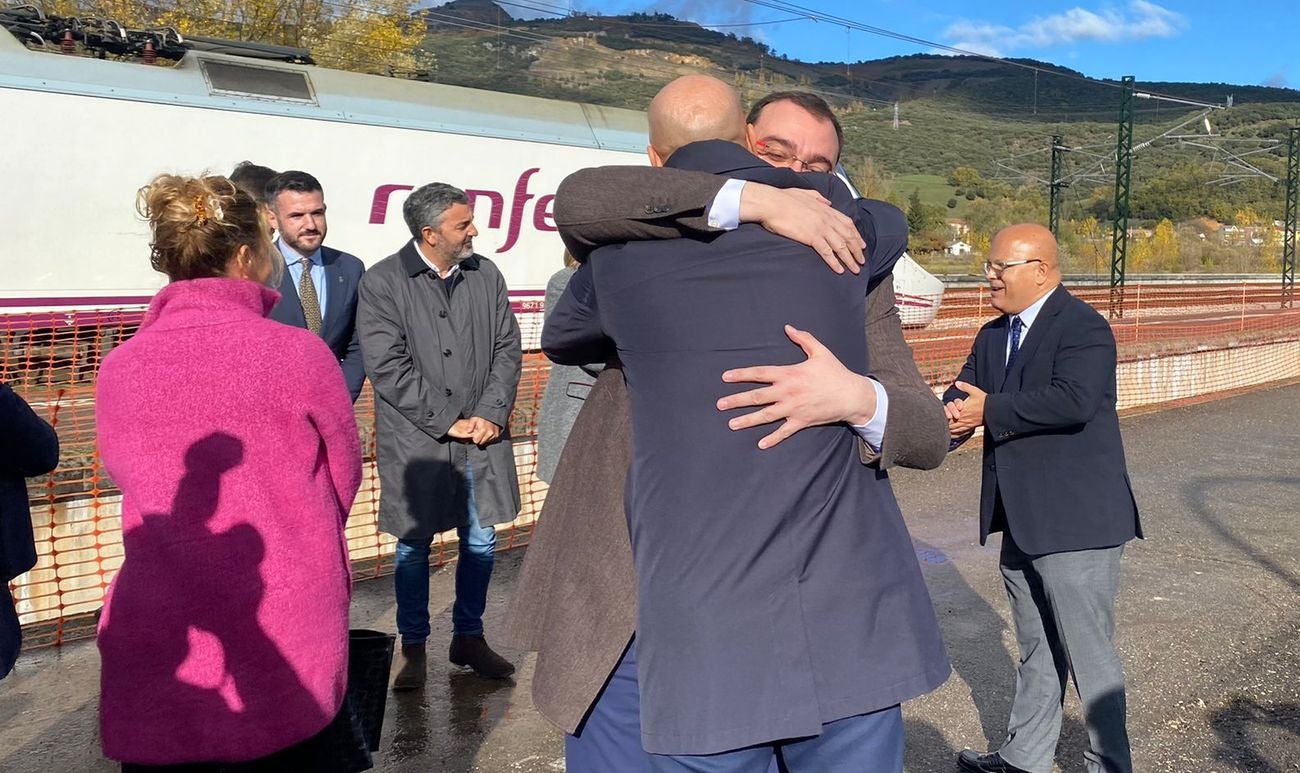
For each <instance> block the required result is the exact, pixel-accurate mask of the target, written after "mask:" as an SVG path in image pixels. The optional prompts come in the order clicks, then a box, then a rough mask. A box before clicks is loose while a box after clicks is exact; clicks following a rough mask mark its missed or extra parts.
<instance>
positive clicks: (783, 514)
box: [542, 142, 948, 754]
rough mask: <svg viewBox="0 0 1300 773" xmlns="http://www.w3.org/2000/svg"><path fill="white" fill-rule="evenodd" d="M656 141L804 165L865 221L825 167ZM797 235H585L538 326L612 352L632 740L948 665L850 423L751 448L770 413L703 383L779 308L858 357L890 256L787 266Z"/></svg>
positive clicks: (776, 341) (779, 345)
mask: <svg viewBox="0 0 1300 773" xmlns="http://www.w3.org/2000/svg"><path fill="white" fill-rule="evenodd" d="M669 163H670V164H673V165H677V166H684V167H686V168H695V169H697V170H702V171H708V172H712V173H715V174H727V175H730V176H733V177H738V178H741V179H749V180H757V181H760V182H765V183H771V184H776V185H779V186H780V187H814V188H815V189H816V190H818V191H819V192H821V193H822V195H824V196H826V197H827V198H828V199H829V200H830V201H832V202H833V204H835V205H836V206H837V207H839V208H840V210H841V211H843V212H845V213H846V214H850V215H851V216H854V217H855V218H856V219H857V220H858V224H859V228H860V229H861V230H862V231H863V233H865V234H867V236H868V238H867V242H868V245H869V246H870V245H871V244H872V243H873V242H874V241H875V228H874V223H873V222H872V220H871V219H870V218H869V217H868V216H867V214H868V211H869V210H868V209H867V208H864V207H860V206H859V204H858V203H857V202H855V201H854V200H853V199H852V198H851V197H850V195H849V193H848V191H847V189H846V188H844V186H843V185H842V184H841V183H840V182H839V181H838V180H835V179H834V178H833V177H830V176H816V175H809V176H801V175H797V174H795V173H794V172H791V171H790V170H784V169H775V168H773V167H771V166H769V165H767V164H765V163H764V162H762V161H760V160H758V159H757V158H755V157H753V156H751V155H750V154H748V153H747V152H746V151H745V150H744V149H743V148H740V147H739V146H736V145H732V144H730V143H725V142H711V143H697V144H696V145H691V146H687V147H686V148H683V149H681V150H679V151H677V152H676V153H674V154H673V157H672V159H671V160H670V162H669ZM889 209H891V210H892V209H893V208H889ZM894 211H896V210H894ZM809 252H810V250H809V249H808V248H806V247H803V246H801V245H798V244H795V243H794V242H790V241H787V240H785V239H782V238H780V237H776V236H773V235H772V234H769V233H768V232H767V231H765V230H763V229H762V228H761V227H759V226H741V228H739V229H737V230H735V231H733V232H729V233H726V234H723V235H721V236H718V237H716V238H714V239H712V240H708V241H703V240H682V239H679V240H672V241H664V242H637V243H631V244H627V245H623V246H611V247H606V248H602V249H600V250H598V251H596V252H595V253H594V254H593V255H592V258H591V263H590V265H589V266H587V267H584V268H583V269H581V270H579V272H578V273H577V274H576V275H575V276H574V278H573V280H572V282H571V284H570V285H569V288H568V290H567V291H566V293H565V295H564V297H563V298H562V299H561V301H560V304H559V306H558V307H557V308H556V309H555V311H554V312H553V316H552V317H551V320H550V321H549V322H548V323H547V325H546V327H545V329H544V331H543V335H542V347H543V350H544V351H545V352H546V353H547V354H548V356H550V357H551V358H552V359H553V360H555V361H556V362H560V363H562V364H580V363H585V362H591V361H593V360H596V359H599V355H600V354H601V353H602V352H601V347H602V346H607V339H606V338H605V337H606V336H608V337H609V338H612V340H613V341H614V342H615V343H616V344H617V351H618V357H619V359H620V360H621V361H622V363H623V367H624V372H625V373H626V377H627V382H628V386H629V391H630V393H631V397H632V401H631V406H632V425H633V451H632V466H631V471H630V472H629V475H628V485H627V496H626V508H627V518H628V525H629V531H630V536H631V543H632V554H633V563H634V566H635V570H636V578H637V604H638V614H637V659H638V663H639V671H640V674H641V676H642V679H641V695H642V699H641V709H642V713H641V722H642V742H643V745H644V747H645V748H646V750H647V751H650V752H652V753H661V754H710V753H715V752H721V751H725V750H728V749H736V748H741V747H745V746H749V745H752V744H756V743H762V742H765V741H771V740H775V739H779V738H792V737H801V736H808V735H815V734H817V733H819V732H820V731H821V728H822V725H823V724H825V723H827V722H831V721H834V720H837V719H841V718H844V717H847V716H852V715H856V714H861V713H866V712H869V711H874V710H877V709H881V708H885V707H887V706H892V705H895V704H897V703H899V702H901V701H903V700H907V699H909V698H913V697H916V696H917V695H920V694H923V693H925V692H927V691H929V690H931V689H933V688H934V687H936V686H938V685H939V684H940V683H942V682H943V680H944V679H945V678H946V677H947V675H948V663H947V659H946V657H945V655H944V651H943V644H942V641H941V639H940V637H939V631H938V625H937V622H936V620H935V616H934V610H933V608H932V605H931V603H930V599H929V596H928V593H927V591H926V588H925V585H924V583H923V582H922V579H921V574H920V569H919V567H918V565H917V561H916V557H915V555H914V553H913V550H912V543H911V540H910V537H909V536H908V533H907V529H906V526H905V525H904V524H903V521H902V517H901V514H900V513H899V511H898V506H897V503H896V502H895V501H894V497H893V492H892V491H891V489H890V486H889V482H888V479H887V478H886V477H884V476H883V475H881V474H880V473H878V472H876V471H874V470H872V469H870V468H868V467H865V466H863V465H861V464H860V463H859V461H858V459H857V457H856V453H855V447H856V445H855V439H854V437H853V436H852V434H851V433H848V432H846V431H845V430H844V428H843V427H841V426H823V427H813V428H809V429H805V430H803V431H802V432H800V433H798V434H797V435H795V436H794V437H791V438H789V439H787V440H786V441H785V442H783V443H782V444H781V445H779V446H777V447H775V448H772V449H769V450H767V451H760V450H759V449H758V448H757V443H758V440H759V438H760V437H762V436H763V435H764V434H766V433H767V432H768V431H770V428H762V427H759V428H753V429H750V430H744V431H739V432H733V431H732V430H730V429H729V428H728V427H727V425H726V422H725V417H724V416H720V415H719V414H718V412H717V410H716V408H715V406H714V403H715V401H716V399H717V398H718V397H719V396H720V395H722V394H726V393H728V392H734V391H739V390H740V389H744V388H745V385H725V384H723V383H721V381H720V378H719V374H720V373H721V372H722V371H723V370H726V369H727V368H731V367H738V366H743V365H749V364H752V363H753V362H755V361H758V362H771V363H777V364H780V363H783V362H797V361H799V360H801V359H802V353H801V352H800V351H799V350H798V347H796V346H794V345H793V344H791V343H790V342H789V340H788V339H787V338H786V337H785V334H784V332H783V330H782V326H783V323H785V322H789V323H791V324H794V325H796V326H798V327H801V328H803V329H806V330H809V331H811V332H812V333H813V334H815V335H816V336H817V337H818V338H819V340H821V341H822V343H823V344H825V345H826V346H827V347H828V348H829V349H830V350H831V351H833V352H835V353H836V355H837V356H838V357H839V358H840V360H841V362H843V363H844V364H845V365H846V366H847V367H848V368H850V369H852V370H855V371H856V372H866V369H867V347H866V342H865V341H864V339H863V335H862V328H861V320H862V319H863V318H864V317H865V314H866V308H865V305H866V295H867V287H868V282H869V281H870V280H871V279H873V278H874V279H876V280H879V279H880V278H882V277H883V276H886V275H888V274H889V272H890V270H891V269H892V263H890V262H888V261H886V260H884V259H881V258H879V257H877V255H875V254H873V259H872V262H871V264H870V265H869V266H868V269H867V270H864V271H863V272H862V273H861V274H860V275H844V276H837V275H835V274H833V273H831V272H829V271H825V270H822V269H820V267H815V266H812V265H807V266H804V268H805V269H806V270H798V267H799V266H800V263H801V262H804V261H809V260H810V258H809V256H808V253H809ZM792 267H794V268H792ZM814 269H816V270H814Z"/></svg>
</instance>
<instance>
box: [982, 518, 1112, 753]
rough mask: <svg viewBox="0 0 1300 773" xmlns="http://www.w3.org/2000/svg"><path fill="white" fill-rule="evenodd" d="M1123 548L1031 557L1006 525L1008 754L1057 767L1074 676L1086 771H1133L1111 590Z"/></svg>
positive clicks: (1003, 564)
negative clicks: (1012, 641)
mask: <svg viewBox="0 0 1300 773" xmlns="http://www.w3.org/2000/svg"><path fill="white" fill-rule="evenodd" d="M1123 551H1124V546H1123V545H1118V546H1116V547H1109V548H1101V549H1097V550H1078V551H1073V552H1068V553H1049V554H1047V555H1041V556H1031V555H1028V554H1026V553H1024V552H1023V551H1021V550H1020V548H1019V546H1017V545H1016V543H1015V540H1014V539H1012V537H1011V533H1010V532H1009V531H1004V532H1003V533H1002V556H1001V561H1000V563H1001V569H1002V580H1003V583H1004V584H1005V585H1006V589H1007V596H1008V597H1009V598H1010V600H1011V614H1012V618H1013V620H1014V622H1015V626H1016V640H1017V643H1018V644H1019V647H1020V667H1019V669H1018V670H1017V671H1016V693H1015V699H1014V700H1013V702H1012V704H1011V718H1010V720H1008V722H1007V740H1006V742H1005V743H1004V744H1003V746H1002V748H1001V749H1000V750H999V752H1000V754H1001V755H1002V758H1003V759H1005V760H1006V761H1007V762H1009V763H1011V764H1012V765H1015V766H1016V767H1018V768H1022V769H1024V770H1028V771H1031V773H1051V770H1052V760H1053V758H1054V757H1055V754H1056V742H1057V739H1058V738H1059V737H1060V734H1061V714H1062V712H1061V707H1062V705H1063V703H1064V700H1065V683H1066V679H1067V677H1069V676H1073V678H1074V686H1075V689H1076V690H1077V691H1078V694H1079V699H1080V701H1081V702H1082V704H1083V710H1084V724H1085V726H1086V727H1087V731H1088V741H1089V748H1088V750H1087V751H1086V752H1085V753H1084V757H1085V758H1086V759H1085V761H1086V765H1087V770H1088V773H1132V770H1133V763H1132V760H1131V758H1130V753H1129V741H1128V730H1127V727H1126V720H1125V711H1126V710H1125V702H1124V668H1123V665H1122V664H1121V663H1120V660H1119V655H1118V654H1117V653H1116V652H1115V645H1114V636H1115V594H1116V591H1117V590H1118V589H1119V574H1120V557H1121V555H1122V554H1123Z"/></svg>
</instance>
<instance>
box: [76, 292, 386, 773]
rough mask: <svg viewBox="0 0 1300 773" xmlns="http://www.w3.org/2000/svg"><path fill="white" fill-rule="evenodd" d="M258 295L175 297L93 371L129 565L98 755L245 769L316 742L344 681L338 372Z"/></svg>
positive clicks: (345, 591) (104, 645)
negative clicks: (312, 740) (235, 764)
mask: <svg viewBox="0 0 1300 773" xmlns="http://www.w3.org/2000/svg"><path fill="white" fill-rule="evenodd" d="M278 299H279V294H278V293H276V292H275V291H274V290H271V289H269V288H267V287H264V286H262V285H259V284H256V283H254V282H247V281H243V280H236V279H196V280H190V281H184V282H173V283H172V284H170V285H168V286H167V287H165V288H163V289H162V290H161V291H160V292H159V293H158V294H157V295H156V296H154V299H153V302H152V303H150V305H149V311H148V313H147V314H146V316H145V319H144V323H143V324H142V325H141V328H140V332H139V333H137V334H136V335H135V337H133V338H132V339H130V340H129V341H127V342H126V343H123V344H122V345H121V346H119V347H117V349H115V350H114V351H113V352H112V353H111V354H109V355H108V357H106V358H105V359H104V364H103V367H102V369H101V371H100V374H99V381H98V386H97V395H96V401H95V415H96V422H97V424H98V431H99V449H100V453H101V455H102V457H103V461H104V467H105V469H106V470H107V471H108V474H109V476H110V477H111V478H112V480H113V482H114V483H116V484H117V486H118V487H119V488H120V489H121V491H122V527H123V532H124V550H125V559H124V561H123V563H122V567H121V570H120V571H119V572H118V574H117V576H116V578H114V580H113V582H112V585H111V586H110V587H109V590H108V597H107V599H106V601H105V604H104V610H103V615H102V617H101V619H100V622H99V650H100V654H101V656H102V660H103V669H102V676H101V693H100V727H101V740H102V743H103V750H104V754H105V755H106V756H107V757H110V758H112V759H116V760H123V761H127V762H134V763H139V764H173V763H183V762H198V761H209V760H211V761H222V762H240V761H244V760H250V759H255V758H258V757H262V756H265V755H267V754H270V753H272V752H275V751H278V750H280V749H284V748H287V747H289V746H291V745H293V744H295V743H297V742H299V741H302V740H304V739H306V738H309V737H311V736H312V735H314V734H315V733H317V732H318V731H320V730H321V729H322V728H324V727H325V725H326V724H327V723H328V722H329V721H330V720H331V719H332V718H333V716H334V715H335V713H337V711H338V709H339V706H340V705H341V703H342V700H343V693H344V689H345V687H346V682H347V647H348V642H347V630H348V603H349V601H350V598H351V576H350V565H349V562H348V553H347V545H346V543H345V540H344V535H343V526H344V522H345V521H346V519H347V514H348V510H349V509H350V508H351V506H352V500H353V498H354V497H355V496H356V492H357V488H358V486H359V485H360V478H361V451H360V443H359V440H358V436H357V425H356V420H355V418H354V417H353V413H352V401H351V399H350V398H349V395H348V391H347V388H346V387H345V386H344V383H343V374H342V372H341V371H340V369H339V365H338V361H337V360H336V359H335V358H334V356H333V355H332V354H331V353H330V350H329V348H328V347H326V346H325V344H324V342H322V341H321V339H320V338H319V337H317V336H315V335H313V334H311V333H309V332H308V331H306V330H300V329H297V328H293V327H289V326H287V325H283V324H280V323H279V322H275V321H272V320H270V319H266V315H267V314H268V313H269V312H270V310H271V308H272V307H273V306H274V305H275V302H276V301H277V300H278Z"/></svg>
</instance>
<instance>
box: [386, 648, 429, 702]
mask: <svg viewBox="0 0 1300 773" xmlns="http://www.w3.org/2000/svg"><path fill="white" fill-rule="evenodd" d="M428 675H429V666H428V662H427V661H426V660H425V657H424V645H423V644H403V645H402V666H401V668H399V669H398V670H397V677H396V678H395V679H393V692H406V691H407V690H418V689H420V688H421V687H423V686H424V680H425V678H426V677H427V676H428Z"/></svg>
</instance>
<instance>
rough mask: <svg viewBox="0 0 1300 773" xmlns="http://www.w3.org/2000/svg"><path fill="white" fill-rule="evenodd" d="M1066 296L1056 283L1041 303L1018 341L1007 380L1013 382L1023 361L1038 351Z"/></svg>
mask: <svg viewBox="0 0 1300 773" xmlns="http://www.w3.org/2000/svg"><path fill="white" fill-rule="evenodd" d="M1068 298H1069V293H1068V292H1066V290H1065V288H1064V287H1061V286H1059V285H1058V286H1057V288H1056V289H1055V290H1053V291H1052V294H1051V296H1050V297H1048V299H1047V302H1046V303H1044V304H1043V308H1042V310H1041V311H1039V312H1038V318H1037V319H1035V320H1034V324H1033V325H1031V326H1030V328H1029V332H1027V333H1025V340H1023V341H1021V342H1020V351H1019V353H1017V354H1016V361H1015V363H1014V364H1013V365H1012V366H1011V372H1010V373H1007V374H1006V380H1007V381H1009V382H1012V383H1015V381H1016V379H1018V378H1019V377H1020V371H1022V370H1024V369H1025V363H1026V362H1029V360H1031V359H1032V358H1033V356H1034V352H1036V351H1038V346H1039V344H1041V343H1042V341H1043V339H1044V338H1046V337H1047V330H1048V329H1049V328H1050V327H1051V326H1052V325H1053V324H1054V323H1055V322H1056V315H1057V314H1060V313H1061V309H1063V308H1065V302H1066V300H1067V299H1068ZM1002 340H1003V341H1004V342H1005V341H1006V337H1005V336H1004V337H1003V339H1002ZM1003 346H1004V347H1005V346H1006V344H1005V343H1003ZM999 389H1001V387H999Z"/></svg>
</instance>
